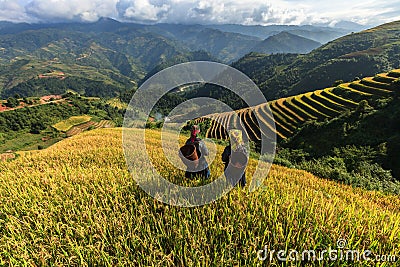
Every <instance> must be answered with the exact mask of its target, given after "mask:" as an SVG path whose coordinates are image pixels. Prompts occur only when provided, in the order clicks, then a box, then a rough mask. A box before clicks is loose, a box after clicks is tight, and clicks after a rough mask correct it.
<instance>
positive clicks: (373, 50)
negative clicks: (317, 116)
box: [233, 21, 400, 99]
mask: <svg viewBox="0 0 400 267" xmlns="http://www.w3.org/2000/svg"><path fill="white" fill-rule="evenodd" d="M399 40H400V21H395V22H391V23H387V24H383V25H380V26H378V27H375V28H372V29H368V30H365V31H362V32H359V33H352V34H349V35H346V36H344V37H341V38H339V39H336V40H334V41H331V42H329V43H327V44H325V45H323V46H321V47H319V48H317V49H315V50H313V51H312V52H310V53H309V54H306V55H301V56H297V57H295V58H294V59H293V56H292V55H282V56H280V57H290V61H288V60H282V59H281V60H280V61H281V63H279V62H278V61H276V56H271V55H260V54H254V53H250V54H248V55H246V56H244V57H243V58H241V59H240V60H238V61H237V62H235V63H234V64H233V66H235V67H236V68H237V69H239V70H240V71H242V72H244V73H245V74H247V75H249V77H250V78H252V79H253V80H254V81H256V83H257V85H258V86H259V87H260V89H261V90H262V91H263V93H264V94H265V96H266V97H267V98H268V99H277V98H280V97H285V96H290V95H296V94H300V93H304V92H310V91H313V90H316V89H321V88H325V87H329V86H332V84H334V83H335V81H337V80H344V81H352V80H354V79H355V78H362V77H366V76H372V75H374V74H375V73H379V72H385V71H389V70H390V69H397V68H400V42H399ZM270 59H272V60H273V61H274V62H275V63H276V64H274V65H273V66H270V65H269V64H268V63H267V62H268V61H269V60H270ZM254 66H258V67H257V68H255V67H254Z"/></svg>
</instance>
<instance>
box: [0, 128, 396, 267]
mask: <svg viewBox="0 0 400 267" xmlns="http://www.w3.org/2000/svg"><path fill="white" fill-rule="evenodd" d="M121 133H122V131H121V129H101V130H95V131H91V132H87V133H83V134H81V135H77V136H74V137H72V138H70V139H67V140H64V141H62V142H60V143H57V144H56V145H54V146H52V147H50V148H48V149H46V150H42V151H38V152H31V153H25V154H23V155H21V156H20V157H19V158H18V159H16V160H14V161H11V162H0V170H1V171H0V210H2V214H1V217H0V231H1V233H2V234H1V237H0V262H1V264H2V265H6V264H7V265H9V264H14V265H19V264H22V265H24V264H28V265H53V264H68V265H109V264H110V265H139V264H141V265H154V264H157V265H159V264H161V265H164V266H174V265H185V266H188V265H194V264H200V265H219V266H223V265H247V266H255V265H257V264H260V263H261V262H260V261H259V260H258V259H257V254H256V253H257V251H258V250H260V249H263V248H264V246H268V247H269V249H275V250H279V249H285V248H286V249H297V250H299V251H301V250H304V249H316V250H323V249H328V247H330V246H331V247H332V248H335V247H336V241H337V240H338V239H339V238H344V239H346V240H347V242H348V244H347V247H348V248H351V249H359V250H363V249H370V250H372V251H373V253H374V254H394V253H396V252H398V251H399V249H400V245H399V244H400V228H399V224H400V213H399V207H400V199H399V198H398V197H395V196H385V195H383V194H381V193H379V192H366V191H363V190H360V189H353V188H351V187H348V186H344V185H338V184H336V183H334V182H329V181H326V180H323V179H319V178H317V177H314V176H313V175H310V174H308V173H306V172H304V171H298V170H292V169H287V168H283V167H278V166H273V168H272V170H271V172H270V174H269V176H268V178H267V179H266V180H265V186H264V187H263V188H262V189H260V190H259V191H257V192H255V193H251V194H249V193H246V192H245V191H242V190H238V189H236V190H233V191H232V192H231V193H229V194H228V195H226V196H224V197H223V198H222V199H221V200H218V201H217V202H215V203H212V204H210V205H207V206H203V207H196V208H190V209H189V208H186V209H185V208H177V207H172V206H167V205H163V204H161V203H159V202H157V201H155V200H154V199H152V198H151V197H149V196H148V195H146V194H145V193H144V192H143V191H142V190H141V189H140V188H138V186H137V185H136V183H135V182H134V180H133V179H132V177H131V176H130V175H129V173H128V172H127V170H126V166H125V160H124V157H123V153H122V148H121V142H122V139H121ZM148 137H149V139H148V140H149V144H150V146H151V148H153V149H154V152H155V153H154V154H155V155H156V154H157V153H158V152H160V153H161V147H160V146H159V145H157V144H158V142H159V141H158V140H159V138H160V132H158V131H150V132H149V134H148ZM221 149H222V148H221V147H219V150H221ZM138 162H140V158H138ZM154 162H155V164H156V166H158V167H159V168H163V167H162V166H160V164H161V162H160V161H159V160H155V161H154ZM143 164H147V163H145V162H141V164H138V165H137V172H139V173H141V172H142V167H143V166H144V165H143ZM254 164H255V162H254V161H253V160H251V162H250V167H249V168H250V171H251V170H252V169H253V168H254ZM222 167H223V166H222V163H221V162H217V163H213V164H212V166H211V168H212V172H213V174H214V175H215V174H216V173H217V172H220V171H222ZM162 171H163V173H164V174H166V175H167V176H169V175H172V176H174V177H177V178H179V177H182V176H183V172H182V171H176V170H173V169H168V168H165V167H164V168H163V169H162ZM141 175H143V174H141ZM274 262H275V263H277V261H276V258H275V259H274ZM350 263H351V262H350ZM350 263H347V262H343V261H341V262H324V266H349V264H350ZM351 264H352V266H354V265H353V264H354V263H351Z"/></svg>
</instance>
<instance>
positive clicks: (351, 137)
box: [275, 96, 400, 194]
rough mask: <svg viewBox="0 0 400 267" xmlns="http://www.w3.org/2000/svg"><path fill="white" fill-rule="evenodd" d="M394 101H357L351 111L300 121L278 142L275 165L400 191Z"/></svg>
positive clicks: (399, 105)
mask: <svg viewBox="0 0 400 267" xmlns="http://www.w3.org/2000/svg"><path fill="white" fill-rule="evenodd" d="M399 125H400V99H399V97H398V96H395V97H393V98H388V99H379V100H374V101H371V102H370V103H368V102H367V101H366V100H363V101H361V102H360V104H359V106H358V108H357V109H356V110H355V111H353V112H350V111H348V112H346V113H344V114H342V115H341V116H339V117H337V118H334V119H331V120H329V121H323V122H315V121H313V122H309V123H306V124H305V125H304V126H303V127H302V129H301V130H300V131H299V132H298V133H297V134H296V135H295V136H293V137H291V138H289V139H287V140H284V141H282V142H281V143H280V145H279V147H280V149H278V153H277V158H276V159H275V163H277V164H282V165H284V166H290V167H295V168H299V169H304V170H307V171H310V172H312V173H313V174H315V175H318V176H320V177H325V178H330V179H333V180H337V181H340V182H343V183H346V184H351V185H354V186H360V187H363V188H366V189H374V190H383V191H385V192H391V193H396V194H400V166H399V165H398V159H399V158H400V149H399V148H400V147H399V141H400V135H399V133H400V128H399Z"/></svg>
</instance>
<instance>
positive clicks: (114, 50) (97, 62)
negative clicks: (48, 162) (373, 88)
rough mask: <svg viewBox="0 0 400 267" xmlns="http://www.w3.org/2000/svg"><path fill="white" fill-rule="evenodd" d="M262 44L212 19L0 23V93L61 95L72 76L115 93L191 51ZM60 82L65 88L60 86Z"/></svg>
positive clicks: (220, 55) (234, 53)
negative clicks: (57, 76) (52, 75)
mask: <svg viewBox="0 0 400 267" xmlns="http://www.w3.org/2000/svg"><path fill="white" fill-rule="evenodd" d="M235 27H240V26H235ZM260 27H262V26H259V27H258V26H257V27H255V28H256V29H264V30H266V31H269V32H271V30H273V31H275V30H278V31H277V32H274V34H278V36H279V30H280V29H303V30H304V31H306V32H318V31H321V30H324V28H318V27H313V26H301V27H299V26H268V27H265V28H260ZM245 28H248V27H245ZM253 28H254V27H250V28H249V29H253ZM290 36H291V39H295V38H297V37H296V36H294V35H290ZM275 38H277V37H275ZM298 38H300V37H298ZM302 40H303V39H302ZM303 41H304V40H303ZM263 42H264V41H263V40H262V39H261V38H258V37H255V36H253V35H251V34H249V35H246V34H241V33H234V32H229V31H223V30H221V29H217V28H216V27H212V26H207V25H179V24H177V25H174V24H155V25H144V24H135V23H126V22H119V21H116V20H113V19H110V18H101V19H100V20H98V21H97V22H93V23H77V22H73V23H54V24H28V23H10V22H0V53H1V57H0V96H2V97H3V98H4V97H8V96H12V95H13V94H15V93H16V92H18V93H19V94H22V95H26V96H38V95H40V94H41V93H46V94H47V93H49V94H52V93H60V91H59V90H58V89H59V88H64V87H67V84H65V82H67V81H69V83H68V86H70V85H71V84H73V85H74V88H71V89H76V90H77V91H80V92H82V93H84V92H86V93H87V92H91V94H96V90H95V89H94V88H86V89H87V90H85V89H84V88H83V87H81V86H78V83H77V82H75V81H74V80H76V81H78V80H79V81H82V79H83V80H86V81H87V84H92V85H94V84H99V83H102V84H103V85H102V86H100V87H101V88H105V87H107V86H109V87H110V88H111V89H110V90H108V92H107V93H106V94H104V92H98V95H101V96H105V95H110V96H112V97H114V96H115V95H118V94H120V93H121V91H125V90H132V89H134V88H135V87H136V85H137V84H138V83H139V82H140V81H141V80H142V79H143V78H144V77H146V75H147V74H148V73H149V72H151V71H152V70H154V69H157V68H158V66H163V65H164V66H165V65H168V64H169V62H174V61H175V60H176V59H178V58H181V59H182V58H185V57H186V55H188V54H190V53H197V52H199V51H203V53H205V54H208V55H207V56H204V55H205V54H203V55H201V56H200V57H199V58H206V59H212V60H214V61H219V62H224V63H231V62H234V61H236V60H237V59H239V58H241V57H243V56H244V55H245V54H248V53H250V52H252V51H253V49H254V47H256V46H257V45H258V44H262V43H263ZM292 43H293V42H292ZM309 43H313V41H309ZM270 45H272V44H270ZM278 46H281V47H284V46H283V45H279V44H278ZM310 50H311V49H310ZM279 52H283V53H287V52H292V49H291V47H287V49H286V48H284V49H282V50H279ZM297 52H303V51H297ZM188 58H197V57H196V56H195V57H191V56H189V57H188ZM181 59H178V62H181V61H182V60H181ZM52 71H61V72H64V73H65V81H64V80H62V81H57V80H54V79H46V80H43V79H39V77H41V75H42V74H44V73H49V72H52ZM56 84H57V86H61V87H57V88H56V87H55V86H56ZM77 86H78V87H77ZM24 92H25V93H24Z"/></svg>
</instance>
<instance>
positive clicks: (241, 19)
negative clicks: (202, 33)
mask: <svg viewBox="0 0 400 267" xmlns="http://www.w3.org/2000/svg"><path fill="white" fill-rule="evenodd" d="M99 17H113V18H116V19H121V20H129V21H135V22H145V23H154V22H169V23H202V24H210V23H240V24H263V25H267V24H313V23H331V24H334V23H335V22H338V21H340V20H348V21H353V22H358V23H363V24H380V23H384V22H387V21H392V20H395V19H398V18H399V17H400V0H395V1H391V2H390V3H386V4H385V3H384V2H382V1H380V0H363V1H361V0H357V1H348V0H336V1H321V0H301V1H300V0H274V1H272V0H248V1H242V0H15V1H13V0H0V19H3V20H13V21H21V20H25V21H29V20H30V21H32V20H42V21H63V20H80V21H95V20H97V19H98V18H99Z"/></svg>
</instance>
